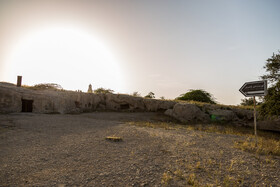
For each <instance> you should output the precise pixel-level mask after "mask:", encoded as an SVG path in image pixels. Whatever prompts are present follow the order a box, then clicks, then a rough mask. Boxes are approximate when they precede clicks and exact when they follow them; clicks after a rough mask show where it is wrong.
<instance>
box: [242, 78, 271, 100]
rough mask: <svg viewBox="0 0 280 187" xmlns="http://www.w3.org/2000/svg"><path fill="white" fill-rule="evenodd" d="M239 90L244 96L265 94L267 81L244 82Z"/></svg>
mask: <svg viewBox="0 0 280 187" xmlns="http://www.w3.org/2000/svg"><path fill="white" fill-rule="evenodd" d="M239 91H240V92H241V93H242V94H243V95H244V96H245V97H253V96H264V95H266V94H267V81H266V80H263V81H253V82H246V83H245V84H243V86H242V87H241V88H240V89H239Z"/></svg>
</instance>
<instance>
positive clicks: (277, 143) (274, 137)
mask: <svg viewBox="0 0 280 187" xmlns="http://www.w3.org/2000/svg"><path fill="white" fill-rule="evenodd" d="M128 124H129V125H135V126H140V127H149V128H163V129H166V130H187V131H195V130H198V131H203V132H207V133H216V134H231V135H238V136H243V137H248V138H247V139H246V140H240V141H238V142H235V143H234V147H235V148H238V149H241V150H243V151H248V152H251V153H257V154H264V155H270V154H271V155H276V156H279V155H280V136H279V133H273V132H268V131H258V143H257V146H256V144H255V142H256V141H255V137H254V135H253V133H254V131H253V129H252V128H245V127H236V126H232V125H218V124H204V125H182V124H176V123H168V122H129V123H128Z"/></svg>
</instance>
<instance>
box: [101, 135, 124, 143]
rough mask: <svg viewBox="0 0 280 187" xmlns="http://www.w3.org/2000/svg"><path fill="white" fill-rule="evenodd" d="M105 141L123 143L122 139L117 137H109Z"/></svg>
mask: <svg viewBox="0 0 280 187" xmlns="http://www.w3.org/2000/svg"><path fill="white" fill-rule="evenodd" d="M105 139H106V140H109V141H113V142H121V141H123V140H122V138H121V137H116V136H107V137H106V138H105Z"/></svg>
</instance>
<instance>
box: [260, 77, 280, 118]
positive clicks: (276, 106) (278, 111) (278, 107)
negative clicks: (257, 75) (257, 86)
mask: <svg viewBox="0 0 280 187" xmlns="http://www.w3.org/2000/svg"><path fill="white" fill-rule="evenodd" d="M267 92H268V93H267V95H266V96H264V103H263V104H262V105H261V106H260V109H259V112H260V115H261V116H263V117H271V116H280V81H278V82H277V83H276V84H275V85H274V86H272V87H270V88H268V90H267Z"/></svg>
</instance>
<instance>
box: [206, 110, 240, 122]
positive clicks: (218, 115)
mask: <svg viewBox="0 0 280 187" xmlns="http://www.w3.org/2000/svg"><path fill="white" fill-rule="evenodd" d="M209 114H210V117H211V120H213V121H235V120H238V118H237V116H236V114H235V113H234V112H233V111H231V110H224V109H216V110H210V111H209Z"/></svg>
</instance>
